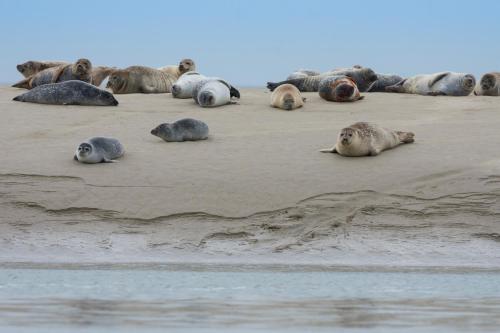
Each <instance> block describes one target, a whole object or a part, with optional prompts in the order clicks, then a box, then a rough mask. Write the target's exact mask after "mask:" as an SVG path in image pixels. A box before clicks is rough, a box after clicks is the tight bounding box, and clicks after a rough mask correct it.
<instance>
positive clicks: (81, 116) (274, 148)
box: [0, 87, 500, 268]
mask: <svg viewBox="0 0 500 333" xmlns="http://www.w3.org/2000/svg"><path fill="white" fill-rule="evenodd" d="M23 91H24V90H20V89H15V88H10V87H1V88H0V126H1V129H0V143H1V145H2V156H1V157H0V210H1V212H2V214H0V233H1V235H2V236H1V237H0V247H1V248H2V251H1V253H0V261H1V262H2V263H8V262H39V263H40V262H43V263H57V262H64V263H83V262H90V263H100V262H103V263H119V262H200V261H203V262H231V263H238V262H242V263H275V264H276V263H279V264H318V265H347V266H370V265H374V266H426V267H429V266H439V267H443V266H445V267H477V268H500V252H499V251H498V249H499V245H500V243H499V242H500V224H499V223H498V217H499V216H500V188H499V186H498V185H499V184H500V155H499V154H500V153H499V149H498V143H499V142H500V131H499V130H498V129H499V128H500V116H499V114H500V106H499V104H498V98H495V97H475V96H469V97H460V98H459V97H424V96H417V95H404V94H383V93H372V94H365V96H366V98H365V99H364V100H362V101H359V102H356V103H352V104H348V103H346V104H340V103H329V102H326V101H323V100H321V99H320V98H319V96H318V95H317V94H316V93H305V94H304V96H305V97H307V102H306V105H305V107H304V108H302V109H299V110H297V111H291V112H287V111H281V110H277V109H273V108H271V107H270V106H269V98H270V93H269V92H267V91H266V90H265V89H264V88H260V89H242V90H241V93H242V99H241V100H240V102H239V103H238V104H237V105H227V106H224V107H219V108H214V109H202V108H200V107H198V106H196V105H195V104H194V102H193V101H192V100H180V99H173V98H172V96H171V95H170V94H158V95H136V94H133V95H116V98H117V99H118V100H119V102H120V105H119V106H118V107H79V106H51V105H37V104H29V103H19V102H14V101H12V98H13V97H14V96H16V95H18V94H20V93H22V92H23ZM185 117H191V118H196V119H200V120H203V121H205V122H206V123H207V124H208V125H209V127H210V138H209V139H208V140H206V141H200V142H185V143H166V142H164V141H162V140H160V139H159V138H157V137H154V136H152V135H151V134H150V133H149V132H150V130H151V129H152V128H154V127H155V126H156V125H158V124H159V123H162V122H172V121H175V120H178V119H181V118H185ZM357 121H370V122H375V123H377V124H379V125H382V126H384V127H387V128H391V129H397V130H405V131H412V132H414V133H415V135H416V142H415V143H414V144H410V145H403V146H401V147H398V148H396V149H393V150H390V151H386V152H383V153H382V154H381V155H379V156H377V157H365V158H345V157H341V156H338V155H336V154H321V153H319V152H318V150H319V149H321V148H328V147H331V146H332V145H333V144H334V141H335V138H336V135H337V133H338V131H339V130H340V129H341V128H342V127H345V126H347V125H350V124H352V123H354V122H357ZM92 136H110V137H115V138H118V139H119V140H120V141H121V142H122V144H123V145H124V146H125V149H126V155H125V156H124V157H123V158H122V159H120V160H119V162H118V163H106V164H98V165H83V164H79V163H77V162H75V161H74V160H73V159H72V157H73V154H74V151H75V149H76V147H77V145H78V144H79V143H80V142H82V141H83V140H85V139H87V138H89V137H92Z"/></svg>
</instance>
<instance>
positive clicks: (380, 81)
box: [366, 73, 403, 92]
mask: <svg viewBox="0 0 500 333" xmlns="http://www.w3.org/2000/svg"><path fill="white" fill-rule="evenodd" d="M402 80H403V78H402V77H401V76H399V75H395V74H378V73H377V81H375V82H373V83H372V84H371V85H370V87H368V89H367V90H366V91H367V92H386V91H385V88H386V87H390V86H392V85H395V84H396V83H398V82H401V81H402Z"/></svg>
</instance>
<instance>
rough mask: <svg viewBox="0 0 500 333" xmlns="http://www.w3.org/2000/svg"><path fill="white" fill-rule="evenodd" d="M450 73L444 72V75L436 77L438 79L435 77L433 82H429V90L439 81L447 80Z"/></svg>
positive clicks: (440, 74)
mask: <svg viewBox="0 0 500 333" xmlns="http://www.w3.org/2000/svg"><path fill="white" fill-rule="evenodd" d="M449 74H450V72H443V73H439V74H437V75H436V77H434V78H433V79H432V80H431V81H429V88H430V87H432V86H433V85H435V84H436V83H437V82H438V81H439V80H442V79H444V78H445V76H447V75H449Z"/></svg>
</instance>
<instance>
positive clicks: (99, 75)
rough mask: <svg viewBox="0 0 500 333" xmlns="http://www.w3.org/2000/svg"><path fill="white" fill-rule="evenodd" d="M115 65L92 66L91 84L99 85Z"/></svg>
mask: <svg viewBox="0 0 500 333" xmlns="http://www.w3.org/2000/svg"><path fill="white" fill-rule="evenodd" d="M116 69H117V68H116V67H106V66H97V67H94V68H92V84H93V85H94V86H96V87H99V86H100V85H101V83H102V81H104V80H105V79H106V78H107V77H108V76H109V74H111V72H112V71H114V70H116Z"/></svg>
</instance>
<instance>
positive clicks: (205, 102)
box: [193, 78, 240, 107]
mask: <svg viewBox="0 0 500 333" xmlns="http://www.w3.org/2000/svg"><path fill="white" fill-rule="evenodd" d="M231 97H236V98H240V92H239V91H238V90H237V89H236V88H234V87H233V86H232V85H230V84H229V83H227V82H226V81H225V80H223V79H220V78H206V79H204V80H202V81H199V82H198V83H197V84H196V86H195V88H194V89H193V99H194V101H195V102H196V104H199V105H200V106H201V107H216V106H221V105H226V104H229V103H231Z"/></svg>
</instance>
